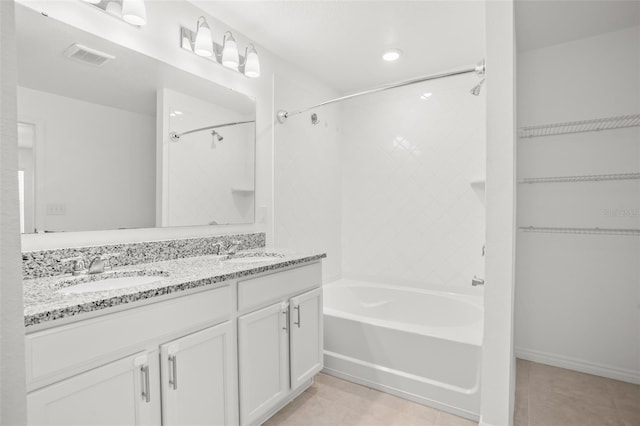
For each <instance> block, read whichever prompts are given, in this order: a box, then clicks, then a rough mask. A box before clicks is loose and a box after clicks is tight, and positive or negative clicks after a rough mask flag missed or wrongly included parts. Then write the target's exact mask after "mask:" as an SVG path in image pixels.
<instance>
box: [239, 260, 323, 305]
mask: <svg viewBox="0 0 640 426" xmlns="http://www.w3.org/2000/svg"><path fill="white" fill-rule="evenodd" d="M321 285H322V265H321V264H320V262H317V263H312V264H311V265H307V266H301V267H299V268H294V269H289V270H287V271H282V272H275V273H273V274H271V275H265V276H262V277H258V278H253V279H249V280H245V281H239V282H238V310H239V311H245V310H247V309H251V308H258V307H260V306H264V305H267V304H269V303H274V302H277V301H279V300H283V299H286V298H287V297H289V296H292V295H294V294H298V293H300V292H302V291H304V290H308V289H310V288H314V287H319V286H321Z"/></svg>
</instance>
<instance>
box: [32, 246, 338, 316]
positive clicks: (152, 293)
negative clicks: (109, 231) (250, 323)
mask: <svg viewBox="0 0 640 426" xmlns="http://www.w3.org/2000/svg"><path fill="white" fill-rule="evenodd" d="M250 253H253V254H254V255H258V254H261V253H264V250H253V251H251V252H245V253H239V255H241V256H242V255H249V256H250V255H251V254H250ZM267 254H269V255H273V256H277V257H274V258H273V259H272V260H268V261H264V262H258V263H237V264H230V263H226V262H221V263H220V262H219V257H218V256H213V255H208V256H196V257H185V258H181V259H174V260H167V261H161V262H150V263H143V264H137V265H131V266H126V267H120V268H116V269H114V271H129V272H130V271H155V272H156V273H157V272H158V271H164V272H166V273H168V276H165V277H163V280H162V281H160V282H156V283H152V284H146V285H141V286H136V287H130V288H125V289H119V290H107V291H96V292H90V293H83V294H63V293H62V292H60V291H58V290H59V289H60V285H59V284H60V281H61V280H64V279H69V277H70V276H69V275H66V276H61V275H58V276H54V277H45V278H36V279H27V280H24V281H23V287H24V323H25V326H26V327H29V326H33V325H36V324H42V323H45V322H47V321H53V320H56V319H61V318H68V317H72V316H74V315H79V314H81V313H84V312H93V311H97V310H101V309H107V308H110V307H114V306H118V305H122V304H126V303H131V302H135V301H140V300H144V299H149V298H152V297H156V296H161V295H165V294H170V293H177V292H180V291H184V290H188V289H192V288H196V287H203V286H207V287H208V288H211V289H214V288H217V287H223V286H225V285H228V282H225V281H228V280H232V279H237V278H240V277H244V276H248V275H255V274H259V273H262V272H267V271H276V270H278V269H282V268H287V267H290V266H294V265H298V264H304V263H308V262H313V261H316V260H319V259H322V258H324V257H326V255H325V254H324V253H293V252H288V251H283V250H269V251H268V253H267Z"/></svg>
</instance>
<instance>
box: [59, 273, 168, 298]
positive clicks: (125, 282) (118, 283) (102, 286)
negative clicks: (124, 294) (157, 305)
mask: <svg viewBox="0 0 640 426" xmlns="http://www.w3.org/2000/svg"><path fill="white" fill-rule="evenodd" d="M162 280H164V277H162V276H157V275H142V276H135V277H118V278H106V279H103V280H96V281H89V282H83V283H80V284H75V285H71V286H69V287H64V288H62V289H60V290H58V292H59V293H62V294H82V293H90V292H94V291H105V290H120V289H123V288H129V287H136V286H139V285H146V284H153V283H157V282H160V281H162Z"/></svg>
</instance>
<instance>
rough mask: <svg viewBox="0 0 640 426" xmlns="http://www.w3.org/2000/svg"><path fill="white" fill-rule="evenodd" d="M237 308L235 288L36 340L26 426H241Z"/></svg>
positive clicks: (30, 353)
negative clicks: (234, 314)
mask: <svg viewBox="0 0 640 426" xmlns="http://www.w3.org/2000/svg"><path fill="white" fill-rule="evenodd" d="M232 302H233V299H232V291H231V288H230V287H228V286H227V287H223V288H219V289H214V290H209V291H204V292H200V293H196V294H191V295H187V296H183V297H178V298H175V299H170V300H167V301H164V302H159V303H153V304H149V305H146V306H142V307H137V308H132V309H129V310H125V311H122V312H117V313H112V314H108V315H104V316H100V317H96V318H92V319H87V320H84V321H78V322H75V323H71V324H68V325H62V326H59V327H54V328H51V329H48V330H43V331H40V332H35V333H32V334H28V335H27V336H26V350H27V376H28V390H29V393H28V395H27V410H28V411H27V420H28V424H30V425H83V426H87V425H116V424H117V425H160V424H163V425H167V426H170V425H186V424H189V425H191V424H193V425H195V424H206V425H234V424H237V423H238V414H237V413H238V399H237V379H236V374H235V371H236V342H235V333H234V330H233V326H232V324H233V323H232V321H231V309H232V306H233V303H232ZM213 324H215V325H213Z"/></svg>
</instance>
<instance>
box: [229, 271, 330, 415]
mask: <svg viewBox="0 0 640 426" xmlns="http://www.w3.org/2000/svg"><path fill="white" fill-rule="evenodd" d="M320 285H321V272H320V264H319V263H317V264H311V265H308V266H304V267H300V268H295V269H290V270H287V271H284V272H280V273H276V274H272V275H267V276H263V277H258V278H254V279H251V280H247V281H241V282H239V283H238V297H239V299H238V305H239V309H240V311H241V312H242V311H250V312H248V313H246V314H244V315H241V316H239V318H238V357H239V365H238V366H239V386H240V423H241V424H242V425H243V426H245V425H254V424H259V423H260V422H262V421H264V420H266V418H268V417H269V416H270V415H271V414H273V413H274V412H275V411H276V410H277V409H278V408H280V406H281V404H282V403H284V402H287V400H288V399H290V398H291V397H292V396H295V394H296V391H299V390H300V389H303V386H304V385H307V386H308V385H309V384H310V383H311V378H312V377H313V376H314V375H315V374H316V373H318V372H319V371H320V370H321V369H322V366H323V353H322V352H323V351H322V288H321V287H320ZM274 299H275V303H274ZM265 304H266V305H267V306H265V307H261V306H263V305H265ZM256 308H258V309H256Z"/></svg>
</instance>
